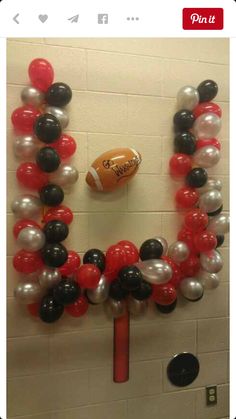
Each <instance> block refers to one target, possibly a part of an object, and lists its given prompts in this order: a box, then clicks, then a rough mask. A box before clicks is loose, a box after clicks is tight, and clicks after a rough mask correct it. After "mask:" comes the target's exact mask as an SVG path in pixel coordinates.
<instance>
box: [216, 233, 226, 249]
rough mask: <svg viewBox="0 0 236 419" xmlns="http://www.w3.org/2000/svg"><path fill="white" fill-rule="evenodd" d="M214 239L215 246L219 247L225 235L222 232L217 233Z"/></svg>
mask: <svg viewBox="0 0 236 419" xmlns="http://www.w3.org/2000/svg"><path fill="white" fill-rule="evenodd" d="M216 240H217V245H216V247H220V246H222V244H223V243H224V241H225V236H224V235H223V234H217V235H216Z"/></svg>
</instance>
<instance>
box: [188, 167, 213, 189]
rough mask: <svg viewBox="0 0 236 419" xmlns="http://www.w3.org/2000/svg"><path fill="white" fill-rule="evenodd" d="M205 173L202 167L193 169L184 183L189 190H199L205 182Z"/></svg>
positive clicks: (206, 177) (206, 176)
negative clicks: (189, 187)
mask: <svg viewBox="0 0 236 419" xmlns="http://www.w3.org/2000/svg"><path fill="white" fill-rule="evenodd" d="M207 179H208V175H207V171H206V170H205V169H203V168H202V167H195V168H194V169H192V170H190V172H189V173H188V174H187V176H186V183H187V185H188V186H191V188H201V187H202V186H204V185H205V183H206V182H207Z"/></svg>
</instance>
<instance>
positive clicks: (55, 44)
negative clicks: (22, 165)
mask: <svg viewBox="0 0 236 419" xmlns="http://www.w3.org/2000/svg"><path fill="white" fill-rule="evenodd" d="M35 57H45V58H47V59H49V60H50V61H51V63H52V64H53V66H54V68H55V73H56V80H57V81H64V82H66V83H68V84H69V85H71V87H72V89H73V101H72V103H71V105H70V106H69V114H70V125H69V133H70V134H72V135H73V136H74V137H75V139H76V141H77V143H78V153H77V155H76V156H75V158H74V163H75V165H76V166H77V167H78V168H79V171H80V179H79V182H78V184H77V185H76V187H75V188H74V191H73V193H71V194H69V195H66V198H65V203H66V204H68V205H69V206H70V207H71V208H72V209H73V211H74V213H75V218H74V222H73V224H72V225H71V229H70V236H69V239H68V240H67V243H66V246H67V247H68V248H69V249H74V250H76V251H77V252H79V253H81V254H83V252H84V251H85V250H87V249H89V248H91V247H99V248H101V249H103V250H105V249H106V248H107V247H108V246H109V245H111V244H113V243H115V242H117V241H118V240H121V239H130V240H134V241H135V242H136V243H137V244H138V245H139V244H140V243H141V242H142V241H143V240H144V239H147V238H150V237H153V236H156V235H163V236H164V237H166V238H167V239H168V240H169V241H170V242H171V241H174V240H175V237H176V232H177V230H178V228H179V226H180V223H181V217H180V216H179V215H177V214H176V213H175V208H174V203H173V196H174V191H175V189H176V187H177V186H178V185H177V184H174V183H173V181H172V180H171V179H170V178H169V176H168V160H169V157H170V155H171V153H172V145H173V137H172V133H171V132H172V117H173V114H174V112H175V96H176V93H177V91H178V89H179V88H180V87H181V86H183V85H185V84H192V85H194V86H197V85H198V84H199V82H200V81H202V80H204V79H206V78H213V79H214V80H216V81H217V82H218V84H219V95H218V97H217V101H218V102H219V103H220V105H221V107H222V109H223V128H222V131H221V140H222V145H223V152H222V160H221V162H220V164H219V165H218V166H217V167H216V168H214V169H212V170H211V172H212V174H214V175H215V174H216V175H217V176H218V177H219V178H220V179H222V180H223V181H224V191H223V193H224V209H225V211H227V210H228V174H229V167H228V163H229V161H228V64H229V63H228V41H227V40H225V39H21V40H20V39H11V40H9V42H8V128H9V135H8V140H7V142H8V221H9V234H8V338H9V339H8V380H9V387H8V405H9V409H8V417H9V418H14V419H16V418H18V419H23V418H24V419H26V418H28V419H104V418H112V419H144V418H148V419H157V418H158V419H172V418H176V419H219V418H220V419H222V418H225V417H226V416H228V352H227V351H228V302H227V300H228V241H226V243H225V246H224V247H223V248H222V254H223V256H224V261H225V266H224V270H223V271H222V274H221V284H220V287H219V288H218V289H216V290H215V291H213V292H206V294H205V297H204V299H203V300H201V301H200V302H197V303H195V304H194V303H184V302H183V301H181V302H180V303H179V306H178V308H177V309H176V311H174V312H173V313H172V314H170V315H168V316H165V315H161V314H159V313H157V312H155V311H154V310H153V309H150V311H149V313H148V314H147V315H146V316H145V317H143V318H142V319H139V320H132V324H131V347H130V349H131V365H130V381H129V382H128V383H126V384H122V385H118V384H114V383H113V382H112V322H111V321H109V320H107V319H106V318H105V316H104V314H103V311H102V307H90V310H89V313H88V315H87V316H85V317H84V318H83V319H81V320H74V319H72V318H70V317H68V316H66V315H65V317H64V318H63V319H62V320H60V321H59V322H58V323H56V324H54V325H51V326H48V325H45V324H42V323H41V322H39V321H37V320H35V319H33V318H31V317H30V316H29V315H28V313H27V312H26V311H25V310H24V309H22V307H19V306H18V305H17V303H16V302H15V301H14V298H13V288H14V285H15V284H16V283H17V281H18V280H19V276H18V275H17V274H16V273H15V272H14V271H13V269H12V256H13V254H14V253H15V251H16V245H15V243H14V240H13V238H12V226H13V223H14V219H13V216H12V214H11V210H10V202H11V201H12V199H13V197H14V196H15V195H16V194H18V193H19V191H20V190H21V188H20V186H19V185H17V182H16V180H15V170H16V167H17V165H18V162H17V161H16V160H15V159H14V158H13V153H12V148H11V147H12V131H11V124H10V114H11V112H12V110H13V109H14V108H15V107H17V106H19V104H20V92H21V89H22V87H23V86H24V85H25V84H27V82H28V79H27V66H28V64H29V62H30V61H31V60H32V59H33V58H35ZM119 146H132V147H135V148H136V149H137V150H139V151H140V152H141V153H142V156H143V163H142V165H141V167H140V171H139V174H138V175H137V176H136V177H135V179H134V180H133V181H132V182H131V183H130V184H129V185H128V187H127V188H124V189H122V190H119V191H117V192H115V193H113V194H111V195H109V196H107V195H100V194H96V193H91V192H90V191H89V190H88V188H87V186H86V184H85V173H86V171H87V168H88V166H89V164H90V163H91V162H92V161H93V160H94V158H95V157H96V156H97V155H99V154H100V153H102V152H103V151H105V150H108V149H111V148H115V147H119ZM209 172H210V171H209ZM182 351H190V352H192V353H194V354H197V355H198V357H199V360H200V363H201V370H200V374H199V377H198V378H197V380H196V381H195V382H194V383H193V384H192V385H191V386H190V387H187V388H186V389H183V390H178V388H175V387H173V386H172V385H171V384H170V383H169V382H168V380H167V377H166V366H167V363H168V361H169V359H170V358H171V357H172V355H174V354H175V353H178V352H182ZM209 384H217V385H218V404H217V405H216V406H215V407H206V405H205V391H204V387H205V386H206V385H209Z"/></svg>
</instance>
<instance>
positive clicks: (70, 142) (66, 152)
mask: <svg viewBox="0 0 236 419" xmlns="http://www.w3.org/2000/svg"><path fill="white" fill-rule="evenodd" d="M50 147H53V148H55V150H56V151H57V152H58V154H59V156H60V157H61V159H67V158H68V157H71V156H73V154H74V153H75V151H76V147H77V146H76V142H75V140H74V138H72V137H71V136H70V135H67V134H62V136H61V137H60V138H59V140H57V141H54V142H53V143H51V144H50Z"/></svg>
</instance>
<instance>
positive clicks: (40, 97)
mask: <svg viewBox="0 0 236 419" xmlns="http://www.w3.org/2000/svg"><path fill="white" fill-rule="evenodd" d="M44 98H45V96H44V93H43V92H41V91H40V90H38V89H36V88H35V87H33V86H26V87H24V89H23V90H22V92H21V100H22V102H23V103H24V104H25V105H32V106H35V107H36V108H37V107H38V106H40V105H42V103H43V102H44Z"/></svg>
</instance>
